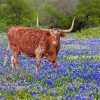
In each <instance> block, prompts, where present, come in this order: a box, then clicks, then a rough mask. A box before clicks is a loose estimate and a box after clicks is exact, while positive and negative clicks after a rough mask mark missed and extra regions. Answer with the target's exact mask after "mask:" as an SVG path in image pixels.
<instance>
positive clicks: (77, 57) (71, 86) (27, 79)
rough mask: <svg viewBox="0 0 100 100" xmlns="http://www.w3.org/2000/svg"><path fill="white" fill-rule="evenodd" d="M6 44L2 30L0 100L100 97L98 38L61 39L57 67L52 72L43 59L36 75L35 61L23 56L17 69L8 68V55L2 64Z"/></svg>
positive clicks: (78, 99) (81, 99)
mask: <svg viewBox="0 0 100 100" xmlns="http://www.w3.org/2000/svg"><path fill="white" fill-rule="evenodd" d="M97 30H98V29H97ZM87 31H88V30H87ZM82 32H83V31H82ZM91 32H93V30H92V31H91ZM91 32H90V33H91ZM78 34H80V33H78ZM78 34H77V35H78ZM83 34H85V35H86V34H87V33H83ZM6 47H7V41H6V37H5V33H2V34H0V100H99V99H100V37H97V38H72V39H71V38H61V48H60V51H59V54H58V57H57V69H56V70H55V71H54V70H53V67H52V64H51V63H50V62H48V61H47V60H44V59H42V60H41V66H40V69H39V73H38V74H37V75H35V73H34V65H35V60H34V59H31V58H29V57H26V56H25V55H21V56H20V57H19V63H20V66H19V67H20V69H19V70H15V69H14V70H12V69H11V67H10V57H11V54H9V59H8V61H7V64H6V66H3V61H4V56H5V53H6Z"/></svg>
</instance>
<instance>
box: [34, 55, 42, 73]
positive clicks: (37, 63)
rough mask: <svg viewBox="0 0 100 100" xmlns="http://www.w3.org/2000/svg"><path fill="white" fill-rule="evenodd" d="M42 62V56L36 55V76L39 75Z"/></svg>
mask: <svg viewBox="0 0 100 100" xmlns="http://www.w3.org/2000/svg"><path fill="white" fill-rule="evenodd" d="M40 61H41V54H40V53H36V65H35V68H36V71H35V73H36V74H37V73H38V69H39V66H40Z"/></svg>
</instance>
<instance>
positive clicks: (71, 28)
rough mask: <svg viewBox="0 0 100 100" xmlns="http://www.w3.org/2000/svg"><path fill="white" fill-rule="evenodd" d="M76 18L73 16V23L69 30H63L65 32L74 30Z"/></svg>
mask: <svg viewBox="0 0 100 100" xmlns="http://www.w3.org/2000/svg"><path fill="white" fill-rule="evenodd" d="M74 20H75V17H74V18H73V21H72V25H71V27H70V29H68V30H62V31H63V32H71V31H72V30H73V27H74Z"/></svg>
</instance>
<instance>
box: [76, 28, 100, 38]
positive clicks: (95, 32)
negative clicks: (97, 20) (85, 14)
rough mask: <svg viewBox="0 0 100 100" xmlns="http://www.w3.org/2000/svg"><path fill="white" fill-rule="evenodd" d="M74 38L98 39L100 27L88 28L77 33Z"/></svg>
mask: <svg viewBox="0 0 100 100" xmlns="http://www.w3.org/2000/svg"><path fill="white" fill-rule="evenodd" d="M75 37H77V38H80V37H83V38H84V37H85V38H90V37H100V27H96V28H88V29H82V30H81V31H78V32H77V33H76V34H75Z"/></svg>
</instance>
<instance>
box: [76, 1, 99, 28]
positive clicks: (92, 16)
mask: <svg viewBox="0 0 100 100" xmlns="http://www.w3.org/2000/svg"><path fill="white" fill-rule="evenodd" d="M76 15H77V16H78V22H77V27H78V28H83V27H86V28H87V27H95V26H100V2H99V0H80V3H79V4H78V6H77V12H76Z"/></svg>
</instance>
